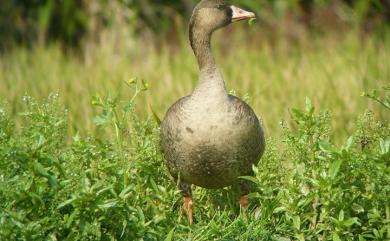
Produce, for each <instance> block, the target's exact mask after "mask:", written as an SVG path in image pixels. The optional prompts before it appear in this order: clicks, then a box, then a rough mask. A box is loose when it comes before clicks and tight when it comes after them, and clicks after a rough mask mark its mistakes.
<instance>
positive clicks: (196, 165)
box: [163, 116, 263, 188]
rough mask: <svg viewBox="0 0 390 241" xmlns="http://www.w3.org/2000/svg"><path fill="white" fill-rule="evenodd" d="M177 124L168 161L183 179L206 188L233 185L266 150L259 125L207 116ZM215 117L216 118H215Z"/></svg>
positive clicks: (170, 145) (172, 130) (172, 136)
mask: <svg viewBox="0 0 390 241" xmlns="http://www.w3.org/2000/svg"><path fill="white" fill-rule="evenodd" d="M207 120H208V121H207V123H205V122H203V121H199V122H196V121H194V120H192V121H189V122H186V121H183V122H179V123H177V122H176V123H175V125H174V126H171V127H170V133H171V134H172V133H174V135H171V138H170V140H169V141H168V142H166V143H169V144H168V145H166V146H165V147H164V148H163V149H165V150H164V152H165V154H166V155H165V156H166V158H167V159H168V161H171V162H174V165H175V167H176V168H177V171H178V173H180V174H179V175H180V178H181V179H182V180H183V181H185V182H187V183H191V184H195V185H197V186H201V187H205V188H221V187H225V186H229V185H232V184H233V183H235V182H236V181H237V178H238V177H239V176H242V175H248V174H249V173H250V171H251V168H252V165H253V164H256V163H257V161H258V160H259V157H260V155H261V152H262V142H263V141H262V140H261V138H262V134H261V129H259V128H260V126H259V124H258V123H256V122H254V123H247V122H243V121H242V122H239V123H236V122H234V119H231V118H229V116H225V117H224V118H210V117H209V118H207ZM213 120H215V121H213Z"/></svg>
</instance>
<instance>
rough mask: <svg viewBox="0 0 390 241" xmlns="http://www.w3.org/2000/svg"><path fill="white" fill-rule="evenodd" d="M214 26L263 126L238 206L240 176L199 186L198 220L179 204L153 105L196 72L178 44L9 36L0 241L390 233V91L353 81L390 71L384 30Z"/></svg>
mask: <svg viewBox="0 0 390 241" xmlns="http://www.w3.org/2000/svg"><path fill="white" fill-rule="evenodd" d="M226 34H227V33H226V32H222V33H219V34H218V36H216V39H220V40H222V39H223V40H224V41H215V45H216V46H215V53H216V55H217V61H218V63H219V65H220V66H221V69H222V70H223V73H224V76H225V79H226V82H227V86H228V89H230V90H235V92H236V93H237V94H238V95H240V96H249V102H250V104H251V105H252V106H253V107H254V109H255V110H256V112H257V113H258V114H259V115H260V116H261V117H262V118H263V121H264V126H265V128H266V132H267V133H266V134H267V150H266V152H265V155H264V157H263V158H262V160H261V161H260V163H259V165H258V166H255V167H254V171H255V176H254V177H243V178H246V179H248V180H250V181H251V182H252V183H253V187H252V193H251V194H250V202H251V203H250V206H249V208H248V209H243V210H240V209H239V207H238V205H237V201H236V200H237V198H238V190H237V187H229V188H225V189H222V190H205V189H201V188H195V190H194V200H195V217H194V218H195V222H194V225H189V224H188V221H187V219H186V216H185V214H183V212H182V210H181V208H180V207H181V204H182V203H181V196H180V193H179V192H178V190H177V187H176V185H175V183H173V182H172V181H171V180H170V178H169V174H168V172H167V169H166V166H165V164H164V161H163V158H162V156H161V153H160V151H159V145H158V142H159V137H158V133H159V127H158V125H157V123H156V121H155V120H154V118H153V117H152V115H151V111H150V106H151V107H152V108H153V110H154V111H155V112H156V113H157V115H159V116H160V117H162V116H163V114H164V112H165V110H166V109H167V108H168V107H169V106H170V104H171V103H172V102H173V101H175V100H176V99H177V98H179V97H180V96H183V95H186V94H188V93H190V92H191V90H192V88H193V87H194V85H195V84H196V79H197V67H196V65H195V63H196V62H195V60H194V58H193V56H192V53H191V51H190V49H189V47H187V45H186V44H184V43H183V46H184V47H179V48H172V47H168V46H167V45H164V44H163V45H162V46H161V47H160V48H158V49H157V50H156V49H155V48H151V47H148V46H149V45H148V44H147V43H144V41H141V40H138V41H136V40H134V39H130V40H129V42H119V43H117V44H115V45H114V44H102V45H98V46H89V47H88V48H86V50H85V51H86V52H85V53H82V54H80V53H75V54H64V53H63V52H62V51H61V49H60V48H59V47H58V46H51V47H35V48H33V49H32V50H26V49H17V50H15V51H13V52H11V53H9V54H7V55H3V56H1V59H0V83H1V85H0V96H1V97H0V98H1V99H0V103H1V102H5V104H0V240H145V241H146V240H165V241H172V240H199V241H203V240H225V241H228V240H229V241H230V240H242V241H248V240H275V241H276V240H277V241H287V240H300V241H303V240H324V241H325V240H333V241H339V240H359V241H363V240H377V241H379V240H389V239H390V206H389V196H390V169H389V161H390V138H389V137H390V125H389V113H390V112H389V108H390V96H389V94H388V93H389V92H388V91H386V90H383V89H382V91H380V92H378V95H380V96H381V97H380V98H381V99H382V100H383V104H384V105H387V108H386V107H384V106H381V104H380V103H378V102H376V101H373V100H372V99H370V98H366V97H363V96H361V95H362V92H363V91H367V92H368V93H371V92H370V90H371V89H380V88H381V87H382V86H388V85H389V80H390V54H389V53H390V42H389V41H390V40H389V39H387V38H386V37H385V38H381V39H379V38H376V37H372V36H365V37H363V38H362V36H360V35H359V34H356V33H350V34H342V35H340V36H337V35H333V36H329V37H326V36H323V37H321V38H316V37H310V38H309V37H308V38H307V39H306V40H302V41H299V42H298V43H295V44H291V42H290V41H287V40H286V41H283V40H280V41H276V42H274V43H271V42H267V41H260V42H254V41H253V39H252V41H248V40H247V39H245V37H243V36H239V35H236V36H232V35H226ZM224 35H226V36H224ZM121 39H124V36H121ZM108 42H110V41H108ZM111 43H112V42H111ZM240 43H249V44H246V45H244V44H240ZM110 46H111V47H110ZM75 55H76V56H77V57H76V56H75ZM133 77H138V78H140V79H144V80H145V81H146V82H147V83H148V90H146V88H145V87H146V86H145V84H142V82H141V81H139V80H137V81H135V82H133V83H127V84H126V83H125V82H126V81H127V82H128V80H130V79H132V78H133ZM389 90H390V89H389ZM52 92H58V95H56V94H51V95H50V93H52ZM23 96H24V97H23ZM47 96H49V97H48V98H47ZM117 96H118V98H116V97H117ZM385 96H387V97H385ZM306 97H308V98H306ZM373 98H374V99H375V98H376V97H373ZM385 98H387V99H385ZM309 99H311V100H312V101H310V100H309ZM294 107H298V109H297V108H294ZM367 109H369V110H371V111H367ZM326 110H329V111H326Z"/></svg>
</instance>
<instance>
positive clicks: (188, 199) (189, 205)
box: [184, 197, 194, 225]
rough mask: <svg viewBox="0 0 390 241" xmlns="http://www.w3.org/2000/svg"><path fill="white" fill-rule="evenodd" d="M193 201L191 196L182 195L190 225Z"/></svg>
mask: <svg viewBox="0 0 390 241" xmlns="http://www.w3.org/2000/svg"><path fill="white" fill-rule="evenodd" d="M193 207H194V202H193V201H192V197H184V209H185V210H186V211H187V215H188V222H189V223H190V225H192V223H193V219H192V212H193Z"/></svg>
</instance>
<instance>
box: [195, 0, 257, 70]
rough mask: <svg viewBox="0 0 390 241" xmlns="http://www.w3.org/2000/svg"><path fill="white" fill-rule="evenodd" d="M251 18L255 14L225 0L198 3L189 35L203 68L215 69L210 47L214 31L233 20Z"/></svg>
mask: <svg viewBox="0 0 390 241" xmlns="http://www.w3.org/2000/svg"><path fill="white" fill-rule="evenodd" d="M250 18H255V14H254V13H252V12H248V11H245V10H242V9H240V8H238V7H235V6H233V5H231V4H229V3H228V1H225V0H202V1H200V2H199V3H198V5H197V6H196V7H195V9H194V11H193V13H192V16H191V20H190V26H189V37H190V43H191V47H192V49H193V50H194V53H195V56H196V57H197V59H198V63H199V67H200V69H201V70H202V69H215V62H214V58H213V56H212V54H211V49H210V39H211V35H212V33H213V32H214V31H215V30H217V29H219V28H222V27H224V26H226V25H229V24H230V23H232V22H237V21H241V20H245V19H250Z"/></svg>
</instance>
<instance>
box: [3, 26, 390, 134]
mask: <svg viewBox="0 0 390 241" xmlns="http://www.w3.org/2000/svg"><path fill="white" fill-rule="evenodd" d="M224 34H225V35H226V33H219V34H217V36H215V40H216V41H215V50H214V52H215V54H216V55H217V61H218V63H219V66H220V68H221V69H222V71H223V73H224V76H225V80H226V83H227V88H228V89H229V90H234V91H235V93H237V94H238V95H239V96H249V97H250V103H251V105H252V106H253V107H254V109H255V111H256V112H257V114H258V115H259V116H261V118H262V119H263V120H264V125H265V128H266V131H267V133H269V135H271V136H276V135H278V134H280V128H279V122H280V121H281V120H286V119H288V118H289V116H290V114H289V110H290V109H291V108H292V107H297V106H300V105H301V103H303V102H304V100H305V98H306V97H309V98H310V99H312V101H313V103H314V105H315V106H316V107H317V108H319V109H322V110H324V109H326V110H330V111H331V112H332V114H333V116H334V118H333V123H332V125H333V126H334V128H335V129H336V130H337V132H336V135H338V136H339V137H341V136H344V137H345V136H347V135H348V133H350V131H351V128H352V126H351V123H352V122H353V121H354V120H356V118H357V117H358V115H359V114H360V113H362V112H363V111H364V110H366V109H368V108H369V109H372V110H374V111H375V112H376V113H377V114H378V115H379V116H381V117H385V116H384V115H385V114H384V113H383V111H382V110H381V109H379V108H377V107H376V106H375V105H371V104H370V102H368V101H367V99H365V98H362V97H361V96H360V95H361V93H362V92H363V91H368V90H371V89H377V88H380V87H381V86H384V85H385V84H386V83H388V82H389V80H390V55H389V54H388V53H389V52H390V40H387V39H388V38H385V39H386V40H383V39H382V40H379V39H376V38H374V37H366V38H364V39H363V38H361V37H360V36H359V35H358V34H357V33H351V34H343V35H342V36H331V37H323V38H315V37H313V38H308V39H306V40H304V41H301V42H300V43H298V44H291V43H290V42H288V41H287V40H285V41H283V40H280V41H277V43H273V44H271V43H269V42H266V41H261V38H258V39H260V41H259V42H258V43H257V42H254V41H253V38H252V41H251V43H250V44H244V43H247V42H248V41H247V39H245V37H240V36H231V35H228V36H223V35H224ZM123 39H125V40H126V39H128V38H126V37H125V36H124V37H122V40H121V41H120V42H119V44H117V45H115V44H112V43H113V42H114V41H113V40H108V41H109V43H110V44H102V45H101V46H100V45H99V46H94V47H91V49H93V50H92V51H85V54H84V57H80V56H79V58H75V57H74V56H73V55H64V54H63V53H62V52H61V50H60V48H59V47H58V46H51V47H49V48H39V47H36V48H34V49H33V50H31V51H30V50H26V49H19V50H16V51H14V52H12V53H11V54H9V55H7V56H3V57H2V58H1V59H0V80H1V86H0V96H1V97H2V99H3V100H5V101H7V102H9V104H10V105H11V107H12V113H13V114H16V113H17V112H18V111H19V110H20V105H21V96H23V95H24V94H28V95H31V96H33V97H36V98H44V97H46V96H48V95H49V94H50V93H52V92H58V93H59V94H60V96H61V100H62V101H63V103H64V105H65V107H66V108H67V109H68V110H69V117H70V124H71V126H73V127H74V130H76V129H77V130H78V131H79V132H81V133H83V134H85V133H88V132H93V131H94V126H93V123H92V117H93V116H94V114H96V112H94V110H93V108H91V104H90V103H91V98H92V96H94V95H99V94H100V95H105V94H107V93H111V94H112V95H113V96H115V95H118V96H121V97H122V98H124V99H126V98H128V97H129V96H131V93H130V92H129V91H128V89H127V88H125V84H124V83H125V81H127V80H129V79H131V78H133V77H138V78H141V79H143V80H145V81H146V82H147V83H148V84H149V91H148V92H146V93H145V95H143V96H141V97H140V99H141V102H140V106H139V110H140V113H142V114H146V113H150V110H149V106H152V108H153V109H154V110H155V112H156V113H157V114H158V115H159V116H160V117H162V116H163V114H164V113H165V111H166V109H167V108H168V107H169V106H170V105H171V104H172V103H173V102H174V101H175V100H177V99H178V98H179V97H181V96H184V95H188V94H189V93H191V91H192V89H193V88H194V86H195V84H196V81H197V74H198V73H197V71H198V70H197V66H196V61H195V59H194V57H193V54H192V52H191V49H190V47H189V46H188V44H187V43H186V41H183V44H181V45H182V47H179V48H172V47H168V46H166V45H164V44H163V45H162V46H161V47H160V48H158V49H157V50H156V49H155V48H151V47H150V46H149V47H148V45H147V44H144V41H142V40H137V41H136V40H129V43H128V42H125V40H123ZM226 39H228V40H226ZM79 55H83V54H79Z"/></svg>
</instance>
